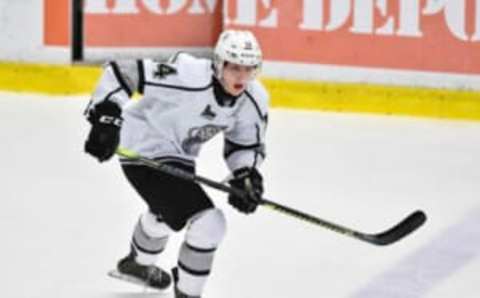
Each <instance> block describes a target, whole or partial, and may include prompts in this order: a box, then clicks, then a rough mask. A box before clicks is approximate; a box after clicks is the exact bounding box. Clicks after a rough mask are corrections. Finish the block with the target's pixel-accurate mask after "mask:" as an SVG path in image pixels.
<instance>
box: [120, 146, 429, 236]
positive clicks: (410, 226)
mask: <svg viewBox="0 0 480 298" xmlns="http://www.w3.org/2000/svg"><path fill="white" fill-rule="evenodd" d="M116 153H117V155H119V156H121V157H124V158H127V159H131V160H136V161H139V162H140V163H142V164H144V165H145V166H148V167H151V168H154V169H157V170H159V171H162V172H164V173H166V174H169V175H172V176H175V177H178V178H182V179H185V180H188V181H192V182H197V183H200V184H205V185H208V186H210V187H212V188H214V189H217V190H221V191H224V192H226V193H229V194H234V195H236V196H245V195H246V193H245V192H244V191H242V190H240V189H237V188H233V187H230V186H227V185H225V184H222V183H219V182H216V181H213V180H210V179H208V178H205V177H202V176H199V175H195V174H193V173H189V172H186V171H184V170H181V169H179V168H176V167H174V166H171V165H168V164H165V163H161V162H159V161H156V160H153V159H149V158H146V157H142V156H140V155H138V154H137V153H135V152H133V151H130V150H128V149H125V148H118V149H117V151H116ZM260 205H261V206H263V207H267V208H269V209H272V210H275V211H277V212H280V213H283V214H285V215H288V216H291V217H295V218H297V219H300V220H303V221H306V222H309V223H312V224H315V225H317V226H321V227H323V228H326V229H329V230H331V231H334V232H337V233H340V234H343V235H346V236H349V237H352V238H354V239H358V240H362V241H364V242H368V243H370V244H375V245H388V244H392V243H394V242H396V241H398V240H400V239H402V238H403V237H405V236H407V235H408V234H410V233H412V232H413V231H415V230H416V229H418V228H419V227H420V226H422V225H423V224H424V223H425V221H426V220H427V216H426V215H425V213H424V212H423V211H421V210H417V211H415V212H413V213H411V214H410V215H409V216H407V217H406V218H405V219H403V220H402V221H401V222H400V223H398V224H396V225H395V226H393V227H392V228H390V229H388V230H386V231H384V232H380V233H377V234H367V233H362V232H359V231H356V230H353V229H350V228H347V227H344V226H341V225H339V224H336V223H333V222H329V221H326V220H324V219H321V218H318V217H315V216H313V215H309V214H307V213H304V212H301V211H298V210H295V209H293V208H290V207H287V206H284V205H281V204H278V203H275V202H272V201H270V200H267V199H265V198H262V199H261V202H260Z"/></svg>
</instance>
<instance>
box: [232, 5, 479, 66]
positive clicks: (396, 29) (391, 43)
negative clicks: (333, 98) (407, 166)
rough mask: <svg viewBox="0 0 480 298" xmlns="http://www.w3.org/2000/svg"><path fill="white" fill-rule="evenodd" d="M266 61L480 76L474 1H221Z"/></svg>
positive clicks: (237, 25)
mask: <svg viewBox="0 0 480 298" xmlns="http://www.w3.org/2000/svg"><path fill="white" fill-rule="evenodd" d="M224 5H226V12H227V13H226V16H225V20H224V23H225V26H226V27H227V28H242V29H249V30H252V31H254V32H255V33H256V35H257V36H258V38H259V40H260V43H261V44H262V47H263V48H264V51H265V56H266V59H268V60H277V61H291V62H305V63H319V64H332V65H343V66H360V67H375V68H388V69H405V70H418V71H434V72H437V71H438V72H452V73H465V74H480V0H303V1H282V0H277V1H276V0H270V1H268V0H267V1H260V0H259V1H256V0H226V1H225V4H224Z"/></svg>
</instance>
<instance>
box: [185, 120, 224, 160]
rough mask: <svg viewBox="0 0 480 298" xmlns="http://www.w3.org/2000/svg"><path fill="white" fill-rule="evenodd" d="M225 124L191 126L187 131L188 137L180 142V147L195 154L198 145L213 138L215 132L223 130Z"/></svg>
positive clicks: (198, 147)
mask: <svg viewBox="0 0 480 298" xmlns="http://www.w3.org/2000/svg"><path fill="white" fill-rule="evenodd" d="M226 128H227V126H224V125H213V124H208V125H205V126H201V127H193V128H191V129H190V130H189V131H188V137H187V139H185V140H184V141H183V142H182V149H183V151H185V152H186V153H188V154H193V155H195V154H196V153H198V151H199V149H200V145H201V144H202V143H205V142H206V141H208V140H210V139H211V138H213V137H214V136H215V135H216V134H217V133H219V132H220V131H222V130H225V129H226Z"/></svg>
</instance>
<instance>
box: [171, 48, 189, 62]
mask: <svg viewBox="0 0 480 298" xmlns="http://www.w3.org/2000/svg"><path fill="white" fill-rule="evenodd" d="M182 53H186V52H184V51H178V52H176V53H175V54H174V55H173V56H172V57H170V58H169V59H168V63H172V64H173V63H176V62H177V59H178V56H180V54H182Z"/></svg>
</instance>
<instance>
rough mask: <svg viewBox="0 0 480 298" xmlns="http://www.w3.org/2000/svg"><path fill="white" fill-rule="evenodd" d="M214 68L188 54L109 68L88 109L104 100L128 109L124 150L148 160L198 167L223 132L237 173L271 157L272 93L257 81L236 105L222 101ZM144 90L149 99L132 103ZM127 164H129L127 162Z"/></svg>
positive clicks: (226, 150) (228, 159) (228, 157)
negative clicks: (203, 148)
mask: <svg viewBox="0 0 480 298" xmlns="http://www.w3.org/2000/svg"><path fill="white" fill-rule="evenodd" d="M212 76H213V70H212V63H211V61H210V60H208V59H199V58H195V57H193V56H190V55H188V54H186V53H180V54H177V55H175V56H174V57H172V58H171V59H169V60H168V61H165V62H160V61H154V60H138V61H123V62H122V61H119V62H111V63H109V64H108V65H107V66H106V68H105V71H104V73H103V75H102V77H101V78H100V81H99V83H98V86H97V88H96V90H95V92H94V94H93V98H92V101H91V104H90V106H89V108H88V109H91V108H94V107H95V105H96V104H98V103H99V102H101V101H104V100H111V101H114V102H116V103H118V104H119V105H120V106H121V107H122V110H123V112H122V117H123V119H124V121H123V126H122V129H121V135H120V146H122V147H124V148H127V149H130V150H133V151H135V152H137V153H139V154H141V155H142V156H146V157H149V158H153V159H159V160H164V161H167V160H172V161H177V162H183V163H186V164H190V165H194V160H195V158H196V157H197V156H198V154H199V151H200V148H201V146H202V144H203V143H205V142H206V141H208V140H210V139H211V138H212V137H214V136H215V135H216V134H217V133H220V132H223V134H224V139H225V145H224V157H225V160H226V162H227V165H228V167H229V169H230V170H231V171H234V170H236V169H239V168H242V167H256V166H258V165H260V163H261V162H262V161H263V159H264V158H265V145H264V144H265V132H266V127H267V121H268V116H267V112H268V111H267V110H268V94H267V92H266V90H265V89H264V87H263V86H262V85H261V83H260V82H259V81H257V80H254V81H251V82H250V83H249V84H248V86H247V88H246V91H245V92H244V93H243V94H242V95H241V96H240V97H239V98H238V99H237V100H236V101H235V103H234V104H233V105H232V106H229V105H221V104H219V102H217V100H216V98H215V95H214V91H213V80H212ZM134 91H138V92H139V93H141V94H142V95H143V97H142V98H141V99H140V100H138V101H136V100H129V99H130V97H131V95H132V93H133V92H134ZM123 162H127V161H123Z"/></svg>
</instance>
